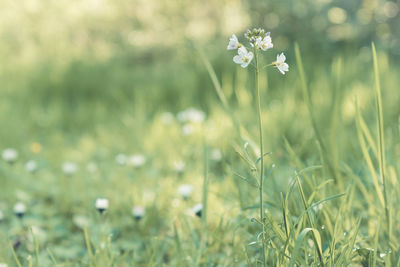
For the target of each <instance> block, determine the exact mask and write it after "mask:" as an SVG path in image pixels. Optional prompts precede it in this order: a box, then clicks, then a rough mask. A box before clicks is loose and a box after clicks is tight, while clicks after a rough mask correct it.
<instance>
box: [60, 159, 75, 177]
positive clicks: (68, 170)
mask: <svg viewBox="0 0 400 267" xmlns="http://www.w3.org/2000/svg"><path fill="white" fill-rule="evenodd" d="M62 171H63V172H64V174H66V175H72V174H74V173H76V172H77V171H78V166H77V165H76V164H75V163H73V162H69V161H67V162H64V163H63V164H62Z"/></svg>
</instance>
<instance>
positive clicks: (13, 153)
mask: <svg viewBox="0 0 400 267" xmlns="http://www.w3.org/2000/svg"><path fill="white" fill-rule="evenodd" d="M2 157H3V160H4V161H6V162H8V163H10V164H13V163H15V162H16V161H17V159H18V151H17V150H15V149H14V148H7V149H5V150H4V151H3V154H2Z"/></svg>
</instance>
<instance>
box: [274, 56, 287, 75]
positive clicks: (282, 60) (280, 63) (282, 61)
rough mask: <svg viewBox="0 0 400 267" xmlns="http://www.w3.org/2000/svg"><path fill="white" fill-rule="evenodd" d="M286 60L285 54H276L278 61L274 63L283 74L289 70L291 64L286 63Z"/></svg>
mask: <svg viewBox="0 0 400 267" xmlns="http://www.w3.org/2000/svg"><path fill="white" fill-rule="evenodd" d="M285 60H286V57H285V55H284V54H283V53H281V54H280V55H277V56H276V61H275V62H274V63H273V64H274V65H275V67H277V68H278V70H279V71H280V73H282V74H285V71H289V65H288V64H287V63H285Z"/></svg>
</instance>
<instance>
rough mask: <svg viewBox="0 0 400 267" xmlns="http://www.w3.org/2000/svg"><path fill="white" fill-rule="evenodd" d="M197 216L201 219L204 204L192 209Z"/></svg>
mask: <svg viewBox="0 0 400 267" xmlns="http://www.w3.org/2000/svg"><path fill="white" fill-rule="evenodd" d="M192 210H193V212H194V214H196V216H198V217H201V211H202V210H203V204H197V205H195V206H194V207H193V208H192Z"/></svg>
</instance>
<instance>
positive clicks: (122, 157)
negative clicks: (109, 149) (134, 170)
mask: <svg viewBox="0 0 400 267" xmlns="http://www.w3.org/2000/svg"><path fill="white" fill-rule="evenodd" d="M127 160H128V158H127V156H126V155H125V154H118V155H117V156H115V162H116V163H118V164H119V165H125V164H126V162H127Z"/></svg>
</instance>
